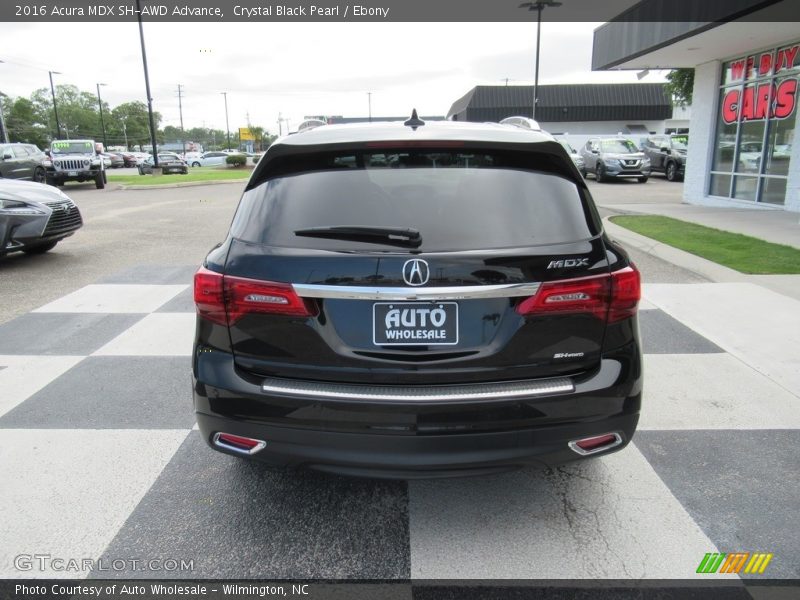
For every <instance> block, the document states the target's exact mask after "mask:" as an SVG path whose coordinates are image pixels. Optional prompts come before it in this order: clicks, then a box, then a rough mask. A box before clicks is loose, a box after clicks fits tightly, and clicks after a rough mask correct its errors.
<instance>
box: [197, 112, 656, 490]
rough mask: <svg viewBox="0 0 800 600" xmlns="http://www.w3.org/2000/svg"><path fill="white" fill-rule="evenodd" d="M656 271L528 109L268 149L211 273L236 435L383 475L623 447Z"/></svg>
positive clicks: (228, 440) (298, 456)
mask: <svg viewBox="0 0 800 600" xmlns="http://www.w3.org/2000/svg"><path fill="white" fill-rule="evenodd" d="M639 295H640V282H639V273H638V271H637V270H636V269H635V267H634V266H633V265H632V264H631V262H630V261H629V259H628V257H627V256H626V254H625V252H624V251H623V250H622V249H621V248H620V247H619V246H618V245H616V244H615V243H614V242H612V241H611V240H609V239H608V238H607V237H606V235H605V234H604V232H603V229H602V225H601V220H600V218H599V216H598V214H597V211H596V209H595V206H594V203H593V201H592V199H591V196H590V194H589V192H588V190H587V188H586V185H585V183H584V181H583V178H582V177H581V176H580V174H579V173H578V171H577V170H576V169H575V167H574V165H573V164H572V161H571V160H570V158H569V156H568V155H567V154H566V152H565V151H564V149H563V148H562V147H561V145H560V144H558V142H556V141H555V140H554V139H553V138H552V137H550V136H549V135H547V134H543V133H541V132H535V131H531V130H526V129H522V128H518V127H514V126H510V125H492V124H488V125H487V124H473V123H452V122H444V123H436V124H424V123H423V122H422V121H419V120H418V119H415V118H414V117H412V119H409V121H406V123H405V124H403V123H382V124H374V123H373V124H368V125H367V124H364V125H330V126H329V125H325V126H321V127H318V128H315V129H310V130H306V131H304V132H302V133H298V134H295V135H292V136H287V137H284V138H281V139H279V140H278V141H277V142H276V143H274V144H273V145H272V146H270V148H269V150H268V151H267V153H266V154H265V155H264V157H263V158H262V159H261V160H260V161H259V163H258V165H257V167H256V168H255V170H254V171H253V174H252V176H251V178H250V181H249V182H248V184H247V187H246V190H245V192H244V195H243V197H242V199H241V201H240V203H239V206H238V209H237V211H236V214H235V217H234V219H233V223H232V225H231V228H230V232H229V234H228V236H227V238H226V239H225V241H224V242H223V243H221V244H220V245H219V246H217V247H216V248H214V249H213V250H212V251H211V252H210V253H209V254H208V256H207V258H206V260H205V262H204V264H203V266H202V267H201V268H200V269H199V270H198V272H197V274H196V275H195V282H194V298H195V303H196V306H197V332H196V339H195V346H194V354H193V376H194V382H193V383H194V404H195V410H196V414H197V422H198V425H199V428H200V431H201V432H202V435H203V436H204V437H205V439H206V441H207V442H208V443H209V444H210V445H211V446H212V447H213V448H215V449H216V450H219V451H222V452H225V453H229V454H233V455H237V456H243V457H251V458H254V459H259V460H263V461H265V462H266V463H269V464H271V465H273V466H305V467H310V468H314V469H319V470H325V471H333V472H338V473H344V474H352V475H370V476H380V477H400V478H405V477H417V476H439V477H441V476H452V475H462V474H464V475H466V474H478V473H488V472H493V471H498V470H506V469H509V468H514V467H520V466H524V465H528V464H536V463H545V464H556V463H562V462H567V461H569V460H573V459H580V458H584V457H588V456H595V455H602V454H604V453H607V452H611V451H615V450H619V449H621V448H622V447H624V446H625V445H626V444H628V442H629V441H630V440H631V437H632V436H633V433H634V430H635V428H636V423H637V421H638V418H639V406H640V399H641V391H642V362H641V352H640V346H639V340H638V335H639V334H638V325H637V304H638V301H639Z"/></svg>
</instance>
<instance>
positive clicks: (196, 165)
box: [192, 162, 200, 167]
mask: <svg viewBox="0 0 800 600" xmlns="http://www.w3.org/2000/svg"><path fill="white" fill-rule="evenodd" d="M192 166H193V167H199V166H200V163H199V162H193V163H192Z"/></svg>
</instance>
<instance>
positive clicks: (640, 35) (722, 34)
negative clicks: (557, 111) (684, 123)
mask: <svg viewBox="0 0 800 600" xmlns="http://www.w3.org/2000/svg"><path fill="white" fill-rule="evenodd" d="M701 4H702V3H698V6H700V5H701ZM765 4H769V6H767V7H766V8H764V6H765ZM790 4H791V3H790V2H773V3H771V4H770V3H764V2H759V1H756V0H749V1H748V0H735V1H732V2H730V3H729V4H728V5H727V6H728V7H729V10H730V11H733V10H734V9H735V10H736V13H735V14H733V13H731V14H729V15H727V18H725V17H726V15H718V16H717V17H718V18H715V19H714V20H713V21H712V20H706V21H703V20H700V19H698V20H690V19H688V18H687V20H686V21H682V22H666V23H665V22H658V21H655V20H652V19H651V20H648V18H647V15H648V11H652V10H655V9H656V8H657V2H655V0H645V1H643V2H639V3H638V4H636V5H634V6H633V7H632V8H631V9H629V11H628V12H627V13H626V14H625V15H623V17H624V18H622V19H620V20H612V21H610V22H608V23H606V24H604V25H603V26H601V27H599V28H598V29H597V30H596V31H595V34H594V50H593V55H592V68H593V69H595V70H612V69H629V70H636V71H644V70H647V69H665V68H679V67H685V68H693V69H694V70H695V77H694V91H693V97H692V112H691V120H690V131H691V132H690V136H689V150H688V155H687V163H686V179H685V183H684V190H683V194H684V199H685V200H686V201H687V202H689V203H692V204H702V205H716V206H732V207H753V208H773V209H776V208H777V209H782V210H788V211H795V212H800V146H798V144H797V143H796V142H797V139H796V138H797V135H798V118H797V113H798V110H797V100H798V89H797V88H798V77H800V28H799V27H798V23H797V18H796V17H794V18H791V19H787V18H786V15H787V14H788V13H787V9H788V7H789V5H790ZM795 7H796V3H795ZM756 9H758V10H756ZM637 14H638V15H640V16H639V17H637ZM734 17H736V18H735V19H734Z"/></svg>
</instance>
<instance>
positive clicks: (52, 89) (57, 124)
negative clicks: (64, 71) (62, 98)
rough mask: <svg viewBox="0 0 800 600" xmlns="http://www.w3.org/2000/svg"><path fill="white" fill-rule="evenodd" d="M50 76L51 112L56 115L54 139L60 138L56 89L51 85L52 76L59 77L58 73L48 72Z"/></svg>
mask: <svg viewBox="0 0 800 600" xmlns="http://www.w3.org/2000/svg"><path fill="white" fill-rule="evenodd" d="M47 73H48V74H49V75H50V93H51V94H53V112H54V113H55V115H56V139H59V138H60V137H61V123H60V122H59V120H58V106H56V88H55V86H54V85H53V75H61V73H59V72H58V71H48V72H47Z"/></svg>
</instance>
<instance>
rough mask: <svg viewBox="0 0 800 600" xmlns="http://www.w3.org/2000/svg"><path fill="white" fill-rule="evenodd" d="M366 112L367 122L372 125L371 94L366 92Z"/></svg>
mask: <svg viewBox="0 0 800 600" xmlns="http://www.w3.org/2000/svg"><path fill="white" fill-rule="evenodd" d="M367 110H368V111H369V113H368V114H369V122H370V123H372V92H367Z"/></svg>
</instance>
